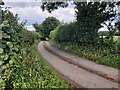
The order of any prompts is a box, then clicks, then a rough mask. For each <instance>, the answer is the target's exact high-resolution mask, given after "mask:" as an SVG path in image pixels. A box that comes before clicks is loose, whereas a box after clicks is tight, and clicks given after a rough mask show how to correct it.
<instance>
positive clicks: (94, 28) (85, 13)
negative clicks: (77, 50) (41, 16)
mask: <svg viewBox="0 0 120 90" xmlns="http://www.w3.org/2000/svg"><path fill="white" fill-rule="evenodd" d="M109 5H114V3H110V4H109V3H106V2H102V3H100V2H94V3H93V2H89V3H88V4H87V2H78V3H76V9H77V11H76V18H77V26H78V27H79V28H78V31H77V32H78V33H77V35H78V38H77V39H78V41H79V43H82V44H96V43H98V41H99V35H98V29H99V28H100V27H101V23H103V22H104V21H106V20H107V19H109V18H111V17H113V16H114V14H113V12H114V11H113V7H112V6H109ZM107 6H108V7H109V8H110V9H109V10H108V9H107Z"/></svg>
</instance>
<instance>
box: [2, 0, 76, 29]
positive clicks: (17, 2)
mask: <svg viewBox="0 0 120 90" xmlns="http://www.w3.org/2000/svg"><path fill="white" fill-rule="evenodd" d="M3 1H4V2H5V6H7V7H11V8H10V11H12V12H13V14H18V15H19V17H20V20H19V21H20V22H21V21H24V20H27V24H26V27H28V29H33V27H32V24H33V23H35V22H38V23H39V24H40V23H42V22H43V21H44V19H45V18H47V17H49V16H54V17H56V18H57V19H58V20H60V21H62V22H65V23H69V22H72V21H74V20H75V10H74V6H75V5H74V4H69V6H68V7H67V8H59V9H58V10H55V11H53V12H52V13H48V11H42V10H41V8H40V6H41V0H14V1H13V0H3Z"/></svg>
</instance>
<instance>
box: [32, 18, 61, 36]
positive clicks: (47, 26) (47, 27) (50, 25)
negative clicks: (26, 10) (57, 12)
mask: <svg viewBox="0 0 120 90" xmlns="http://www.w3.org/2000/svg"><path fill="white" fill-rule="evenodd" d="M59 24H60V22H59V20H57V19H56V18H54V17H48V18H46V19H45V20H44V21H43V23H42V24H41V25H38V24H37V23H35V24H33V26H34V28H35V29H36V31H37V32H39V33H40V34H41V35H42V37H45V38H49V35H50V32H51V31H52V30H54V29H55V28H56V27H57V26H58V25H59Z"/></svg>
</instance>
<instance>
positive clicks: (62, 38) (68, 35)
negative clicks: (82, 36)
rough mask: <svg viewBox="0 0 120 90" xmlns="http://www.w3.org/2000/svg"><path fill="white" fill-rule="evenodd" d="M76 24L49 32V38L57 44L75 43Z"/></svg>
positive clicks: (66, 25)
mask: <svg viewBox="0 0 120 90" xmlns="http://www.w3.org/2000/svg"><path fill="white" fill-rule="evenodd" d="M76 28H77V27H76V23H75V22H71V23H70V24H65V25H60V26H58V27H57V28H56V29H55V30H53V31H51V33H50V38H51V39H52V40H56V41H58V42H76V38H77V37H76V34H77V32H76Z"/></svg>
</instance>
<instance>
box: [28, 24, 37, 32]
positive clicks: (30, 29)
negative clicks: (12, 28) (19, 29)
mask: <svg viewBox="0 0 120 90" xmlns="http://www.w3.org/2000/svg"><path fill="white" fill-rule="evenodd" d="M26 28H27V30H28V31H35V28H33V26H32V25H30V26H26Z"/></svg>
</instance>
